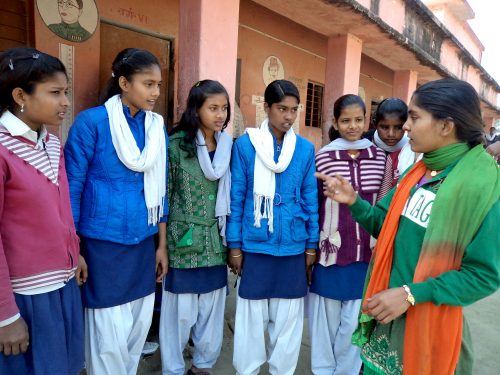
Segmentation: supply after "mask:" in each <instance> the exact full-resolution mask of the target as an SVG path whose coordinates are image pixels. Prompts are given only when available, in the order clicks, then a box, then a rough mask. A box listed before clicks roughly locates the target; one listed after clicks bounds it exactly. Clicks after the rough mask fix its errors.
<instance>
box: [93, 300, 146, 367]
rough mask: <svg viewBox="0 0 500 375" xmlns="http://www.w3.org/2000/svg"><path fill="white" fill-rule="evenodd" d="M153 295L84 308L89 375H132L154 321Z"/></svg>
mask: <svg viewBox="0 0 500 375" xmlns="http://www.w3.org/2000/svg"><path fill="white" fill-rule="evenodd" d="M154 301H155V295H154V293H152V294H150V295H148V296H146V297H143V298H139V299H136V300H134V301H132V302H128V303H124V304H122V305H118V306H113V307H107V308H102V309H85V361H86V368H87V374H88V375H135V374H136V373H137V367H138V366H139V360H140V358H141V352H142V348H143V346H144V342H146V337H147V335H148V332H149V328H150V326H151V321H152V319H153V308H154Z"/></svg>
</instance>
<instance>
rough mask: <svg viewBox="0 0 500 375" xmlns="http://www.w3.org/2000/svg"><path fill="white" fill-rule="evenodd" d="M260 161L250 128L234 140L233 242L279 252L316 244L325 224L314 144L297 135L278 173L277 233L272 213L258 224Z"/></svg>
mask: <svg viewBox="0 0 500 375" xmlns="http://www.w3.org/2000/svg"><path fill="white" fill-rule="evenodd" d="M273 138H274V136H273ZM274 156H275V161H277V160H278V156H279V151H278V149H277V147H276V139H275V138H274ZM254 163H255V149H254V147H253V146H252V143H251V142H250V138H249V137H248V134H244V135H242V136H241V137H240V138H239V139H238V140H237V141H236V142H235V144H234V146H233V154H232V160H231V215H230V216H229V218H228V223H227V230H226V235H227V241H228V246H229V247H230V248H241V249H242V250H244V251H248V252H252V253H263V254H270V255H275V256H285V255H296V254H300V253H303V252H304V250H305V249H309V248H311V249H315V248H316V247H317V245H318V240H319V226H318V193H317V183H316V178H315V177H314V172H315V164H314V146H313V145H312V144H311V143H310V142H309V141H307V140H306V139H305V138H302V137H300V136H298V135H297V142H296V145H295V151H294V154H293V157H292V160H291V162H290V164H289V166H288V168H287V169H286V170H285V171H284V172H282V173H277V174H276V194H275V197H274V211H273V215H274V223H273V227H274V230H273V232H272V233H270V232H269V230H268V226H267V219H262V221H261V227H260V228H256V227H255V226H254V214H253V173H254Z"/></svg>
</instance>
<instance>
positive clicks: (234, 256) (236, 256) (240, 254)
mask: <svg viewBox="0 0 500 375" xmlns="http://www.w3.org/2000/svg"><path fill="white" fill-rule="evenodd" d="M242 255H243V254H242V253H239V254H238V255H231V254H229V256H230V257H231V258H239V257H240V256H242Z"/></svg>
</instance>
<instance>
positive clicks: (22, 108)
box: [21, 103, 24, 112]
mask: <svg viewBox="0 0 500 375" xmlns="http://www.w3.org/2000/svg"><path fill="white" fill-rule="evenodd" d="M21 112H24V103H23V104H21Z"/></svg>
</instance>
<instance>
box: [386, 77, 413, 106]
mask: <svg viewBox="0 0 500 375" xmlns="http://www.w3.org/2000/svg"><path fill="white" fill-rule="evenodd" d="M417 76H418V73H417V72H415V71H414V70H399V71H396V72H394V81H393V83H392V96H393V97H395V98H399V99H401V100H403V101H404V102H405V103H406V104H409V103H410V99H411V96H412V94H413V92H414V91H415V90H416V88H417Z"/></svg>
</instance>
